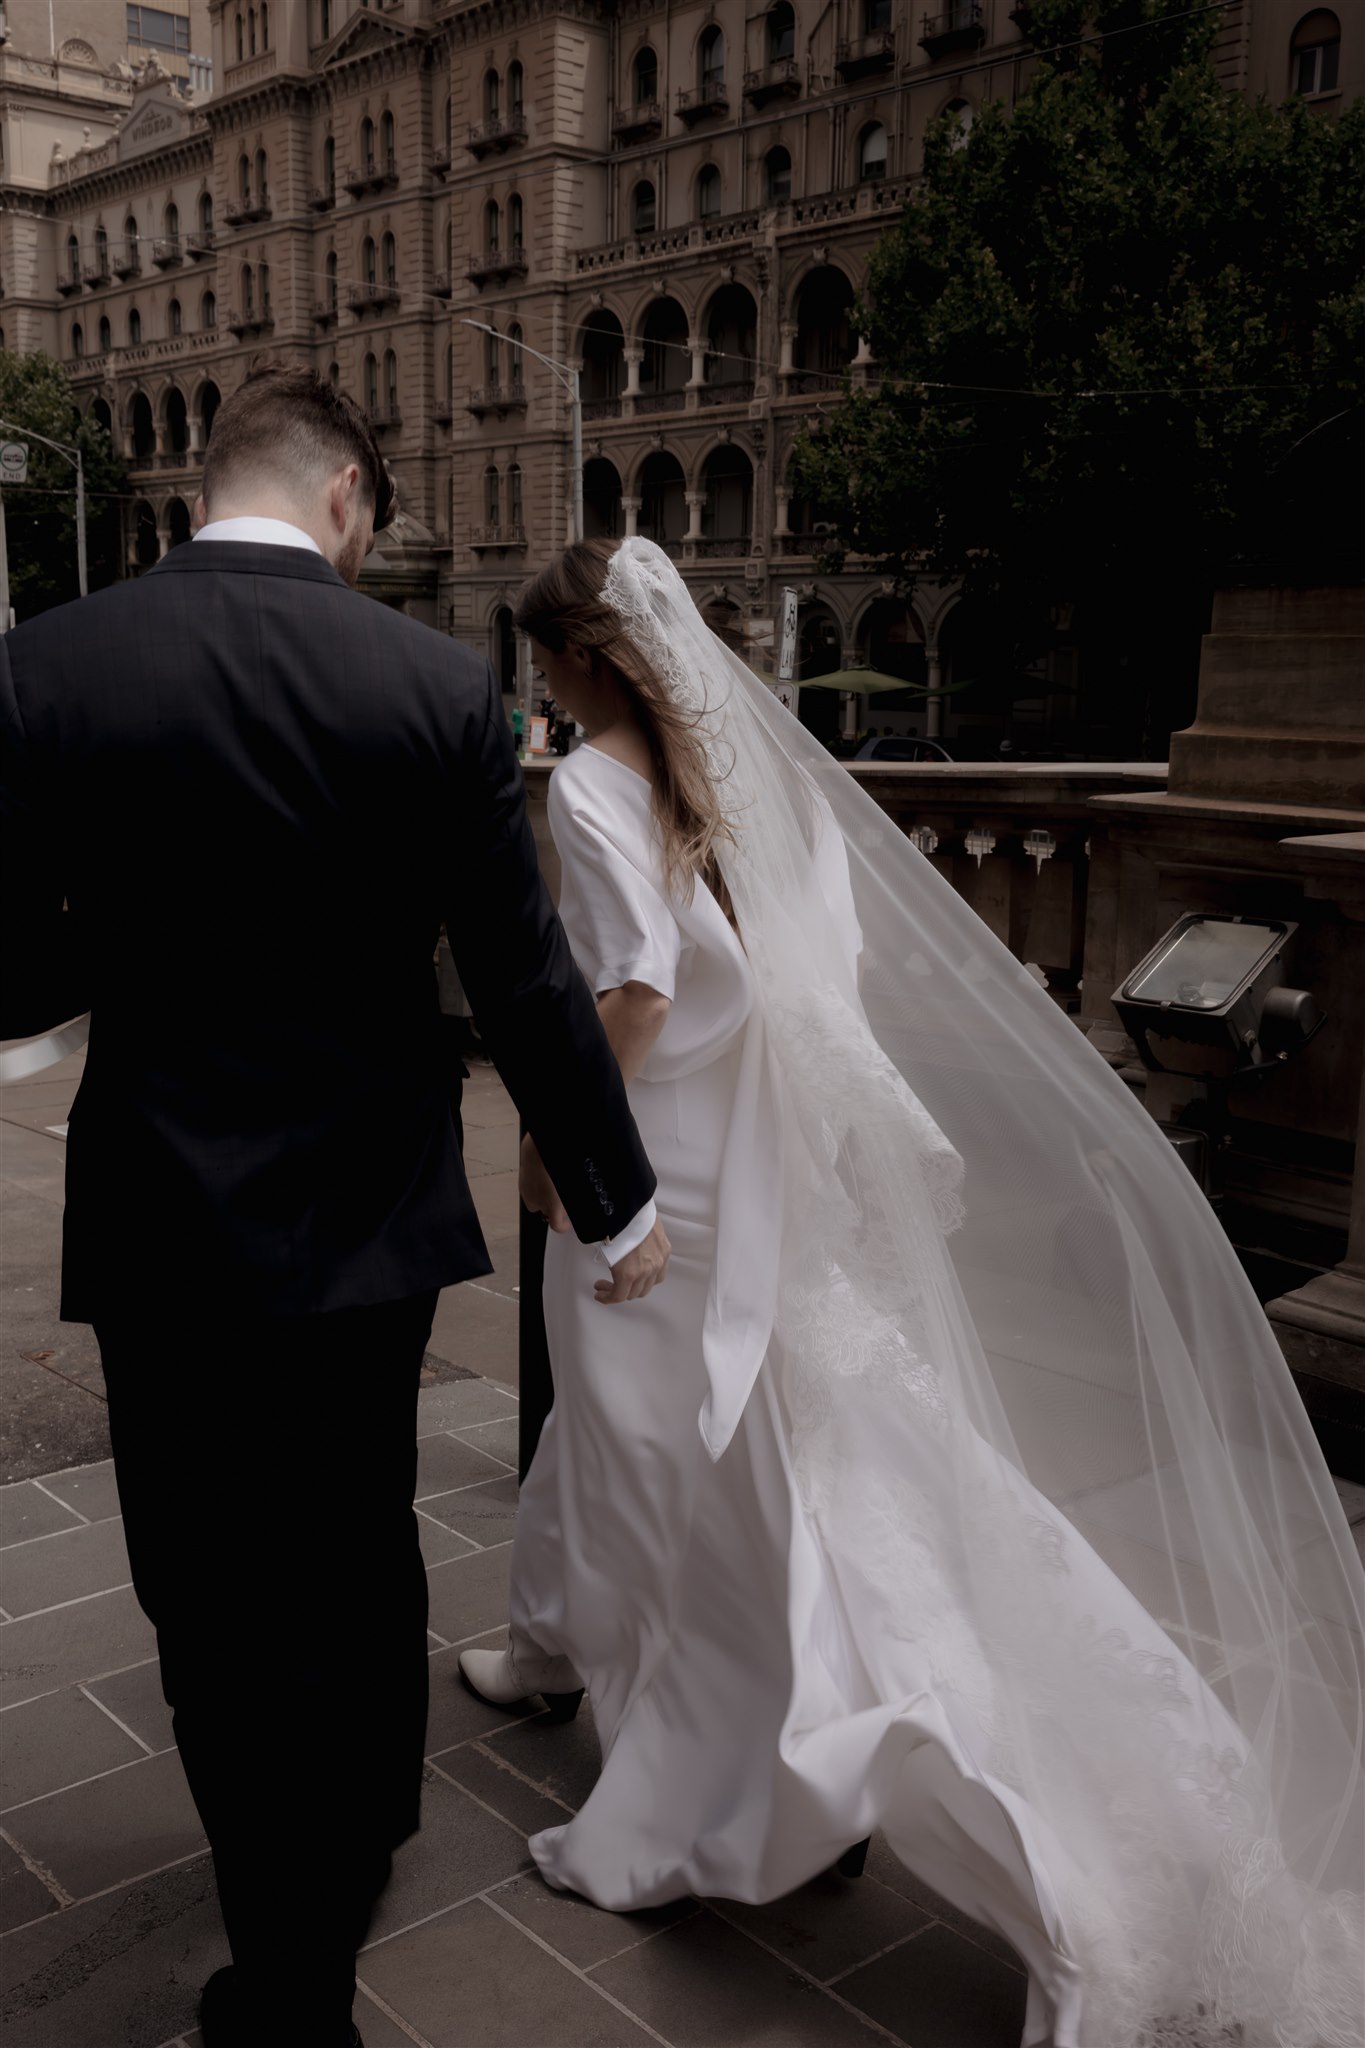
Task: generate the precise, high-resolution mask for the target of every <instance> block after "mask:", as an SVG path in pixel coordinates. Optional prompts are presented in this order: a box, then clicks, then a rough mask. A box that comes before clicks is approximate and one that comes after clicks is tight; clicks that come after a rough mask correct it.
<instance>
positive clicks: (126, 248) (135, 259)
mask: <svg viewBox="0 0 1365 2048" xmlns="http://www.w3.org/2000/svg"><path fill="white" fill-rule="evenodd" d="M114 275H115V277H141V275H142V256H141V253H140V251H139V249H138V245H137V243H136V242H125V243H124V244H123V246H122V248H120V249H116V250H115V251H114Z"/></svg>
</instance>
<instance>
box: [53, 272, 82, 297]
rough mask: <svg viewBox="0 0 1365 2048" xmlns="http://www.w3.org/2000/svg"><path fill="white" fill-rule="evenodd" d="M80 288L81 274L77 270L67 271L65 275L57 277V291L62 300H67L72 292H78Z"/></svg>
mask: <svg viewBox="0 0 1365 2048" xmlns="http://www.w3.org/2000/svg"><path fill="white" fill-rule="evenodd" d="M80 288H81V273H80V271H79V269H77V270H74V271H67V272H66V273H65V275H61V274H59V275H58V278H57V289H58V291H59V292H60V293H61V295H62V297H63V298H64V299H65V298H69V297H70V295H71V293H72V292H78V291H79V290H80Z"/></svg>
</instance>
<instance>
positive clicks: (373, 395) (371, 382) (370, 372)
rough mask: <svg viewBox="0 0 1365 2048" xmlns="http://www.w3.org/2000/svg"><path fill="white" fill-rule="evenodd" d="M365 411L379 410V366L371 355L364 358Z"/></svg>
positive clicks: (373, 411)
mask: <svg viewBox="0 0 1365 2048" xmlns="http://www.w3.org/2000/svg"><path fill="white" fill-rule="evenodd" d="M365 409H366V411H367V412H370V413H376V412H378V410H379V364H378V363H377V362H376V360H375V358H374V357H373V356H372V355H368V356H366V358H365Z"/></svg>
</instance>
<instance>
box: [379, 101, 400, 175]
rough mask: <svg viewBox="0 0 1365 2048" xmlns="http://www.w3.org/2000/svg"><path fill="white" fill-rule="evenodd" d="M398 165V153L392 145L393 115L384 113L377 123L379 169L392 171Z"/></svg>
mask: <svg viewBox="0 0 1365 2048" xmlns="http://www.w3.org/2000/svg"><path fill="white" fill-rule="evenodd" d="M397 165H398V151H397V149H396V147H395V145H394V128H393V115H392V114H390V113H387V112H386V113H385V114H384V115H383V116H382V118H381V120H380V123H379V167H380V169H381V170H384V171H392V170H395V169H396V168H397Z"/></svg>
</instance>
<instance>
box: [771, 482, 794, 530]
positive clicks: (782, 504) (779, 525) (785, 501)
mask: <svg viewBox="0 0 1365 2048" xmlns="http://www.w3.org/2000/svg"><path fill="white" fill-rule="evenodd" d="M790 509H791V492H790V491H789V490H788V489H787V488H786V486H785V485H784V486H783V487H782V488H781V489H780V490H779V491H778V493H777V517H776V519H775V520H774V521H773V533H774V535H775V536H776V538H777V539H778V540H781V539H783V538H784V537H785V536H786V535H787V534H789V533H790V532H791V528H790V526H789V525H788V524H787V517H788V513H789V512H790Z"/></svg>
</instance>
